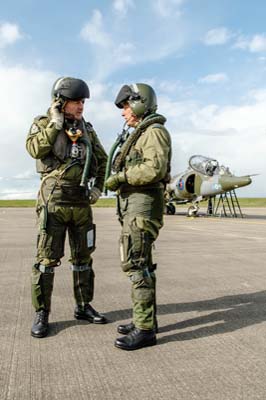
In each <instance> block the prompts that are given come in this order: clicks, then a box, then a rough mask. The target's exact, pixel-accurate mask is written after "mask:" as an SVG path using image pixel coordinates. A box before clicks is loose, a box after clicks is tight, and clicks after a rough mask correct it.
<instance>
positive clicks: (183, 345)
mask: <svg viewBox="0 0 266 400" xmlns="http://www.w3.org/2000/svg"><path fill="white" fill-rule="evenodd" d="M242 211H243V212H244V214H245V218H243V219H242V218H236V219H234V218H205V217H198V218H187V217H186V216H185V215H184V214H183V213H181V215H173V216H172V215H167V216H165V225H164V227H163V229H162V230H161V232H160V236H159V238H158V240H157V241H156V245H155V250H154V261H155V262H157V264H158V268H157V279H158V281H157V282H158V289H157V302H158V321H159V333H158V336H157V339H158V343H157V345H156V346H153V347H148V348H144V349H140V350H137V351H133V352H127V351H123V350H120V349H117V348H115V347H114V340H115V338H116V337H117V333H116V327H117V325H118V324H120V323H124V322H128V321H130V320H131V299H130V283H129V281H128V279H127V278H126V277H125V276H124V274H123V273H122V271H121V269H120V265H119V251H118V237H119V232H120V226H119V223H118V222H117V218H116V215H115V209H113V208H94V219H95V222H96V224H97V249H96V251H95V253H94V270H95V273H96V288H95V299H94V301H93V303H92V304H93V306H94V307H95V308H96V309H97V310H99V311H100V312H103V313H104V314H105V316H106V317H107V318H108V320H109V323H108V324H106V325H95V324H89V323H87V322H86V321H77V320H75V319H74V317H73V309H74V300H73V294H72V282H71V279H72V277H71V271H70V270H69V268H68V256H69V248H68V243H66V255H65V257H64V258H63V260H62V265H61V266H60V267H59V268H58V270H57V271H56V277H55V287H54V293H53V300H52V312H51V316H50V334H49V335H48V336H47V337H46V338H43V339H36V338H32V337H31V335H30V328H31V324H32V320H33V317H34V311H33V309H32V306H31V295H30V271H31V267H32V264H33V263H34V255H35V245H36V233H37V227H36V221H35V212H34V209H31V208H29V209H27V208H21V209H13V208H9V209H8V208H6V209H5V208H2V209H0V282H1V285H0V305H1V306H0V307H1V312H0V321H1V322H0V338H1V340H0V399H1V400H61V399H62V400H63V399H64V400H68V399H69V400H91V399H95V400H96V399H97V400H102V399H104V400H113V399H115V400H118V399H123V400H124V399H127V400H133V399H134V400H135V399H138V400H147V399H152V400H156V399H166V400H194V399H196V400H238V399H241V400H255V399H261V400H265V399H266V261H265V260H266V243H265V241H266V209H265V208H260V209H254V208H250V209H244V210H242Z"/></svg>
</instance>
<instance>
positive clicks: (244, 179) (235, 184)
mask: <svg viewBox="0 0 266 400" xmlns="http://www.w3.org/2000/svg"><path fill="white" fill-rule="evenodd" d="M251 182H252V180H251V178H250V176H230V177H229V176H227V177H222V179H221V182H220V183H221V186H222V189H223V190H224V191H228V190H233V189H237V188H239V187H243V186H247V185H249V184H250V183H251Z"/></svg>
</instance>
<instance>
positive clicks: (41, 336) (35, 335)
mask: <svg viewBox="0 0 266 400" xmlns="http://www.w3.org/2000/svg"><path fill="white" fill-rule="evenodd" d="M48 333H49V332H46V333H45V334H41V335H40V334H36V333H33V332H31V336H32V337H34V338H38V339H41V338H44V337H46V336H47V335H48Z"/></svg>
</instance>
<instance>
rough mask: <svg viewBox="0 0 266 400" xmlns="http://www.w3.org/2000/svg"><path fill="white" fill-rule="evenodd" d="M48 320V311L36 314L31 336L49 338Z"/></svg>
mask: <svg viewBox="0 0 266 400" xmlns="http://www.w3.org/2000/svg"><path fill="white" fill-rule="evenodd" d="M48 318H49V312H48V311H46V310H41V311H37V312H36V317H35V320H34V322H33V325H32V328H31V336H33V337H36V338H42V337H45V336H47V334H48V331H49V324H48Z"/></svg>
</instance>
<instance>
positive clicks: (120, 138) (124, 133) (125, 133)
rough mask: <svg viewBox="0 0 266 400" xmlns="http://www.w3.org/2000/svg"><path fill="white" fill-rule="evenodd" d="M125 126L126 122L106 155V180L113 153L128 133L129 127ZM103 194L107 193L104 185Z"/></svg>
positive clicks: (109, 171)
mask: <svg viewBox="0 0 266 400" xmlns="http://www.w3.org/2000/svg"><path fill="white" fill-rule="evenodd" d="M125 126H126V122H125V123H124V125H123V130H122V133H120V134H119V135H118V136H117V138H116V141H115V142H114V144H113V146H112V147H111V150H110V152H109V155H108V159H107V164H106V170H105V177H104V181H105V182H106V180H107V179H108V178H109V176H110V175H111V169H112V163H113V159H114V154H115V152H116V150H117V148H118V147H119V146H120V147H121V146H122V145H123V143H124V142H125V141H126V140H127V138H128V135H129V128H127V129H125ZM104 194H105V195H107V189H106V187H104Z"/></svg>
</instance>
